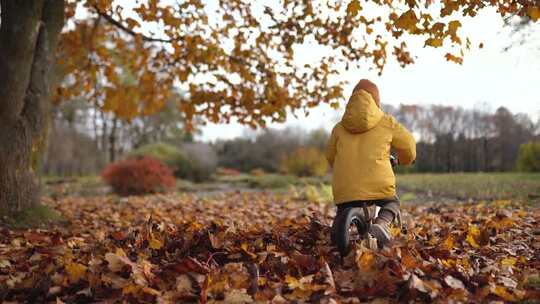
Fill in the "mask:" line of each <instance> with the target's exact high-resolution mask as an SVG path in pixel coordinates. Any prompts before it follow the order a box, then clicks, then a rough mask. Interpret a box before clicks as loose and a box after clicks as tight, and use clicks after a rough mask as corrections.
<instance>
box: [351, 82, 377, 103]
mask: <svg viewBox="0 0 540 304" xmlns="http://www.w3.org/2000/svg"><path fill="white" fill-rule="evenodd" d="M358 90H364V91H366V92H368V93H369V94H370V95H371V97H373V100H375V103H376V104H377V106H378V107H381V100H380V97H379V89H378V88H377V85H376V84H374V83H373V82H371V81H369V80H367V79H362V80H360V81H359V82H358V83H357V84H356V86H355V87H354V90H353V94H354V92H356V91H358Z"/></svg>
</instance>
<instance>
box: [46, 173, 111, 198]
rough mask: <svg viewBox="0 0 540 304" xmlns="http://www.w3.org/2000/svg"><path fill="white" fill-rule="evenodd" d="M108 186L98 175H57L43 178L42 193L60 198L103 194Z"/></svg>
mask: <svg viewBox="0 0 540 304" xmlns="http://www.w3.org/2000/svg"><path fill="white" fill-rule="evenodd" d="M108 189H109V187H108V186H107V185H106V184H105V183H104V182H103V180H102V179H101V177H100V176H96V175H90V176H77V177H57V176H46V177H44V178H43V193H44V195H45V196H50V197H53V198H61V197H64V196H95V195H104V194H106V193H107V192H108Z"/></svg>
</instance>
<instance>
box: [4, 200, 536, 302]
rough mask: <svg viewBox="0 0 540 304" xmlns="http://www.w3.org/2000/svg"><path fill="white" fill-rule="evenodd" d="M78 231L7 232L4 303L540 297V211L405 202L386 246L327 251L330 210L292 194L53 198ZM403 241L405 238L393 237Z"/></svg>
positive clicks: (491, 205)
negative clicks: (402, 227)
mask: <svg viewBox="0 0 540 304" xmlns="http://www.w3.org/2000/svg"><path fill="white" fill-rule="evenodd" d="M46 203H47V204H49V205H51V206H53V207H54V208H56V209H57V210H59V211H60V212H61V213H62V214H63V215H64V216H65V218H66V219H67V220H69V224H66V225H59V226H58V227H57V228H51V229H49V230H25V231H12V230H8V229H3V230H1V231H0V300H1V301H8V302H28V303H37V302H55V303H62V302H65V303H74V302H76V303H85V302H97V301H102V302H107V303H111V302H122V301H128V302H133V303H136V302H150V303H152V302H157V303H178V302H198V301H200V302H202V303H205V302H206V303H214V302H222V303H251V302H262V303H264V302H272V303H291V302H315V303H358V302H365V301H368V302H370V301H376V302H377V303H381V302H385V301H386V302H396V301H401V302H407V301H409V302H445V303H446V302H451V301H452V300H454V301H457V302H486V301H490V300H494V301H506V302H514V301H516V302H519V301H526V300H533V301H535V300H536V301H539V299H540V277H539V275H540V231H539V227H540V213H539V212H538V209H531V207H530V206H529V207H527V208H524V207H520V205H517V204H513V203H511V202H509V201H500V202H494V203H477V204H452V205H450V204H446V205H445V204H435V203H425V204H408V205H405V206H404V210H405V218H406V219H407V220H406V223H407V231H406V232H405V233H402V234H400V235H399V236H398V237H397V240H396V241H395V242H394V244H393V246H392V247H391V248H386V249H384V250H382V251H377V250H371V249H368V248H367V247H366V246H364V244H361V243H358V244H356V245H355V248H354V250H353V251H352V252H351V254H350V255H349V256H347V257H346V258H344V259H341V258H340V257H339V255H338V253H337V252H336V251H335V249H334V248H333V247H332V246H331V245H330V244H329V234H330V233H329V229H330V228H329V225H330V221H331V219H332V216H333V208H331V206H328V205H316V204H308V203H306V202H303V201H295V200H293V199H291V198H290V197H288V196H286V195H276V194H265V193H251V194H242V193H226V194H223V195H221V196H217V197H214V198H196V197H195V196H189V195H167V196H165V195H155V196H146V197H131V198H127V199H119V198H115V197H104V196H100V197H93V198H74V197H73V198H69V197H68V198H63V199H60V200H58V201H55V200H52V199H48V200H46ZM395 232H396V233H398V232H397V229H396V231H395Z"/></svg>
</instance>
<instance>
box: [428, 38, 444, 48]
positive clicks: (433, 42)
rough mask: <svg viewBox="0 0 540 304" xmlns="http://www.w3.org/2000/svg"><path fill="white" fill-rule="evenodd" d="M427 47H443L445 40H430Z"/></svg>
mask: <svg viewBox="0 0 540 304" xmlns="http://www.w3.org/2000/svg"><path fill="white" fill-rule="evenodd" d="M426 45H429V46H432V47H435V48H438V47H441V46H442V45H443V40H442V39H440V38H429V39H428V40H426Z"/></svg>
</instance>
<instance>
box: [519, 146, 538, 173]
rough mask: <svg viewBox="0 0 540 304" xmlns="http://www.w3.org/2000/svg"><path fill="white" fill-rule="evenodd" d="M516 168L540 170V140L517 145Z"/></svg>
mask: <svg viewBox="0 0 540 304" xmlns="http://www.w3.org/2000/svg"><path fill="white" fill-rule="evenodd" d="M517 168H518V170H520V171H526V172H540V142H530V143H525V144H522V145H521V146H520V147H519V154H518V159H517Z"/></svg>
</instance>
